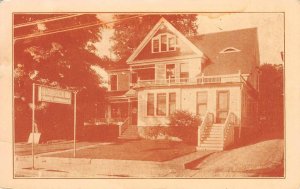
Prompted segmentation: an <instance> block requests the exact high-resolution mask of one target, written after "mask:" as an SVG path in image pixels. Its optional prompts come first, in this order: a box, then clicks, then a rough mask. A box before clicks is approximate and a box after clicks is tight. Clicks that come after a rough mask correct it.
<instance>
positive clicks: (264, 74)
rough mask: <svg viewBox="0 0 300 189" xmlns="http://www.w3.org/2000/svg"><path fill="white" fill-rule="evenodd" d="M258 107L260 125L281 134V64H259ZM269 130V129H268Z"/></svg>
mask: <svg viewBox="0 0 300 189" xmlns="http://www.w3.org/2000/svg"><path fill="white" fill-rule="evenodd" d="M260 72H261V74H260V79H259V81H260V82H259V109H260V115H261V117H262V119H263V125H262V127H263V128H264V129H266V130H268V129H271V130H272V129H273V130H274V131H276V132H278V133H279V134H281V135H282V134H283V117H284V115H283V114H284V113H283V110H284V104H283V103H284V101H283V97H284V92H283V65H282V64H279V65H275V64H274V65H272V64H263V65H261V66H260ZM269 131H270V130H269Z"/></svg>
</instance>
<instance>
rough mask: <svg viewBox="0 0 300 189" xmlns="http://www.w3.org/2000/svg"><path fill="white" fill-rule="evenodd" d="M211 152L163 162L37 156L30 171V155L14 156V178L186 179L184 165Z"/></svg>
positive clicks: (192, 154)
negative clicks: (33, 167)
mask: <svg viewBox="0 0 300 189" xmlns="http://www.w3.org/2000/svg"><path fill="white" fill-rule="evenodd" d="M86 148H88V146H87V147H86ZM52 153H54V152H52ZM211 153H213V151H201V152H193V153H190V154H187V155H184V156H181V157H178V158H175V159H173V160H169V161H164V162H155V161H140V160H114V159H90V158H61V157H45V156H44V155H45V154H40V155H38V156H36V157H35V168H36V169H34V170H32V169H31V167H32V159H31V156H23V157H16V164H15V169H16V170H15V173H16V174H15V175H16V177H44V178H45V177H46V178H62V177H64V178H107V177H119V178H121V177H136V178H153V177H189V176H191V175H194V174H190V173H191V172H194V171H192V170H188V171H185V170H186V169H185V167H186V165H188V164H189V163H191V162H193V161H197V160H199V159H201V158H203V157H205V156H207V155H209V154H211ZM48 154H49V153H48Z"/></svg>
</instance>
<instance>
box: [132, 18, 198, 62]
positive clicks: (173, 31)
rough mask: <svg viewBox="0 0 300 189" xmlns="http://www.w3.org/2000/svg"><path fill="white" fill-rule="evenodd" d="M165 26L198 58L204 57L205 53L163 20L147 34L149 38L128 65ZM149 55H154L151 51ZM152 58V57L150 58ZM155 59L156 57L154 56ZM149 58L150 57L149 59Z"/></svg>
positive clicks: (142, 43)
mask: <svg viewBox="0 0 300 189" xmlns="http://www.w3.org/2000/svg"><path fill="white" fill-rule="evenodd" d="M162 25H164V26H165V27H166V28H167V29H168V31H170V32H171V33H172V34H174V35H175V36H176V37H177V38H178V39H179V40H180V41H182V42H183V43H184V44H185V45H187V46H188V47H189V48H190V49H191V50H192V51H193V53H194V55H195V56H197V57H202V56H203V53H202V52H201V50H199V48H197V47H196V46H195V45H194V44H193V43H191V41H189V40H188V39H187V38H186V37H185V36H184V35H183V34H182V33H181V32H179V31H178V30H177V29H176V28H175V27H174V26H173V25H172V24H170V23H169V22H168V21H167V20H166V19H165V18H161V19H160V20H159V21H158V22H157V23H156V25H155V26H154V27H153V28H152V30H151V31H150V32H149V33H148V34H147V36H146V37H145V38H144V39H143V41H142V42H141V43H140V45H139V46H138V47H137V48H136V50H135V51H134V52H133V53H132V55H131V56H130V57H129V58H128V59H127V61H126V62H127V63H128V64H131V63H133V62H134V61H135V60H136V58H137V57H138V56H139V54H140V53H141V51H142V50H143V49H144V48H145V46H146V45H147V44H149V42H150V43H151V39H152V37H154V36H155V34H156V33H157V31H158V30H159V29H160V28H161V26H162ZM147 53H148V54H152V53H151V51H148V52H147ZM150 57H151V56H150ZM154 57H155V56H154ZM166 57H167V56H160V58H166ZM148 58H149V57H148Z"/></svg>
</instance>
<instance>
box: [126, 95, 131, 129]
mask: <svg viewBox="0 0 300 189" xmlns="http://www.w3.org/2000/svg"><path fill="white" fill-rule="evenodd" d="M127 115H128V125H131V100H130V98H128V114H127Z"/></svg>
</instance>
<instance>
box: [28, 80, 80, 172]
mask: <svg viewBox="0 0 300 189" xmlns="http://www.w3.org/2000/svg"><path fill="white" fill-rule="evenodd" d="M36 85H37V86H38V101H43V102H49V103H58V104H66V105H71V104H72V93H74V149H73V150H74V153H73V156H74V157H75V156H76V109H77V107H76V106H77V105H76V101H77V99H76V95H77V92H78V91H72V90H67V89H59V88H54V87H49V86H44V85H39V84H35V83H33V84H32V142H31V153H32V168H33V169H34V141H35V140H34V134H35V86H36Z"/></svg>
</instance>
